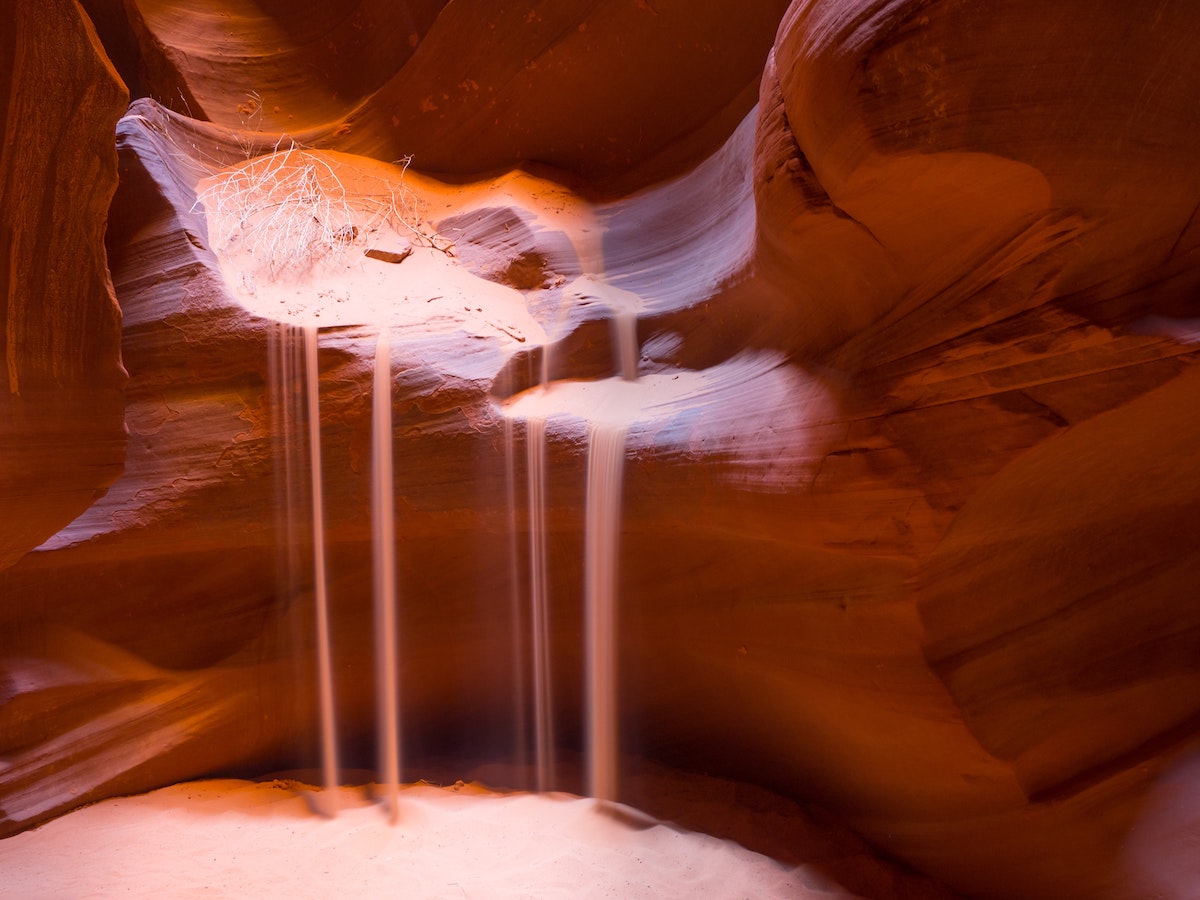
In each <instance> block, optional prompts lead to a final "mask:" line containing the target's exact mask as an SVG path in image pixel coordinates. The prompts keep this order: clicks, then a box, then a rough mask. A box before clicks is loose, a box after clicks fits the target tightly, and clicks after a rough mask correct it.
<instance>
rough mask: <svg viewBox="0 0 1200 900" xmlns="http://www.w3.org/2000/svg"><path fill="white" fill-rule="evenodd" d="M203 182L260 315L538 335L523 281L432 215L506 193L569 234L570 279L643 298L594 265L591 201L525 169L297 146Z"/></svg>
mask: <svg viewBox="0 0 1200 900" xmlns="http://www.w3.org/2000/svg"><path fill="white" fill-rule="evenodd" d="M197 193H198V196H199V198H200V200H199V202H200V205H201V206H202V207H203V208H204V210H205V213H206V216H207V218H208V223H209V236H210V240H211V241H212V244H213V249H214V250H215V252H216V254H217V258H218V260H219V261H220V264H221V269H222V273H223V275H224V276H225V280H226V282H227V283H228V284H229V286H230V288H231V289H232V291H233V293H234V295H235V296H236V297H237V299H238V300H239V301H240V302H241V303H242V305H243V306H245V307H246V308H247V309H248V310H249V311H251V312H253V313H255V314H256V315H260V316H263V317H264V318H268V319H272V320H276V321H285V322H292V323H295V324H299V325H317V326H320V327H328V326H338V325H362V324H376V323H378V324H380V325H383V326H387V327H392V328H404V327H418V326H419V327H420V328H421V329H423V330H424V331H426V332H444V331H452V330H464V331H466V332H468V333H471V334H479V335H492V336H497V337H500V338H501V339H502V340H510V341H516V342H519V343H525V342H526V341H530V342H531V343H541V342H544V340H545V334H544V332H543V329H542V326H541V325H540V324H539V323H538V322H537V321H536V320H535V319H534V318H533V317H531V316H530V314H529V312H528V310H527V308H526V303H525V297H524V296H523V295H522V293H521V292H520V291H518V290H516V289H514V288H511V287H507V286H505V285H502V284H497V283H494V282H491V281H488V280H486V279H482V278H479V277H477V276H475V275H474V274H472V273H471V272H469V271H468V270H467V269H466V268H464V267H463V266H462V265H461V264H460V263H459V262H458V260H457V258H456V256H455V253H454V246H453V242H452V237H447V236H443V235H439V234H438V233H437V232H436V230H435V228H434V225H433V222H435V221H441V220H444V219H446V218H448V217H450V216H453V215H456V214H460V213H463V212H466V211H470V210H474V209H482V208H486V207H489V206H498V205H507V206H513V207H515V208H519V209H521V210H523V211H525V212H527V213H529V214H530V215H531V216H532V218H533V221H535V222H536V223H537V225H538V226H539V227H541V228H545V229H548V230H554V231H561V232H563V233H564V234H566V235H568V236H569V237H570V238H571V240H572V243H574V244H575V246H576V249H577V251H578V253H579V256H580V259H581V261H582V262H583V263H584V265H585V269H584V271H585V275H584V277H583V278H581V279H580V284H579V285H578V290H571V291H569V292H567V293H569V294H570V295H580V296H583V295H593V296H602V297H603V298H604V299H605V300H606V301H608V302H610V304H611V305H612V306H614V307H618V308H622V309H625V308H631V307H633V306H634V305H635V304H636V298H634V297H632V295H628V292H622V291H619V290H618V289H616V288H613V287H611V286H610V285H607V284H606V283H605V282H604V280H603V278H602V276H601V275H600V273H599V266H600V265H601V259H600V256H601V254H600V250H599V247H600V239H601V226H600V225H598V224H597V221H596V217H595V213H594V208H593V207H592V205H591V204H589V203H587V202H586V201H584V200H583V199H581V198H580V197H578V196H576V195H575V194H573V193H571V192H570V191H568V190H567V189H565V188H563V187H562V186H560V185H557V184H555V183H553V182H550V181H546V180H544V179H539V178H535V177H533V176H530V175H528V174H525V173H522V172H510V173H507V174H505V175H502V176H500V177H497V178H495V179H492V180H489V181H482V182H477V183H473V184H467V185H451V184H445V183H442V182H439V181H437V180H435V179H432V178H428V177H425V176H422V175H419V174H417V173H415V172H412V171H409V170H407V169H406V168H405V167H404V166H403V165H398V164H387V163H381V162H378V161H375V160H371V159H367V158H365V157H358V156H351V155H348V154H343V153H336V152H332V151H309V150H301V149H298V148H293V149H290V150H281V151H280V152H278V153H275V154H270V155H267V156H263V157H258V158H256V159H253V160H250V161H248V162H246V163H244V164H242V165H240V166H236V167H234V168H231V169H227V170H224V171H222V172H219V173H217V174H216V175H214V176H212V177H209V178H206V179H204V180H203V181H202V182H201V183H200V184H199V186H198V191H197ZM400 257H403V260H402V261H394V260H398V259H399V258H400ZM390 260H391V261H390Z"/></svg>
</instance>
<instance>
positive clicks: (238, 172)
mask: <svg viewBox="0 0 1200 900" xmlns="http://www.w3.org/2000/svg"><path fill="white" fill-rule="evenodd" d="M408 162H409V161H408V160H402V161H400V165H401V167H402V168H401V172H402V175H401V178H400V179H399V180H397V181H391V180H389V179H386V178H382V177H377V176H373V175H367V174H365V173H363V172H362V171H358V170H356V171H354V172H353V176H354V178H353V182H352V183H353V184H354V185H355V188H354V189H353V190H351V189H348V188H347V187H346V184H345V183H344V182H343V179H342V173H343V172H344V170H345V169H346V168H348V167H347V166H346V165H345V164H344V163H341V162H339V161H338V160H337V159H336V157H333V156H327V155H322V154H318V153H314V152H311V151H309V150H304V149H302V148H300V147H298V146H296V145H295V144H292V145H291V146H289V147H288V148H287V149H276V150H275V152H273V153H268V154H266V155H265V156H260V157H257V158H255V159H252V160H250V161H248V162H247V163H245V164H243V165H241V166H238V167H237V168H234V169H229V170H226V171H223V172H220V173H218V174H217V175H215V176H214V177H213V179H212V181H211V182H210V183H209V185H208V187H207V188H206V189H205V190H204V191H202V192H201V194H200V195H199V198H198V201H199V203H202V204H203V205H204V208H205V210H206V211H207V215H208V220H209V237H210V239H211V240H212V242H213V247H214V249H216V250H218V251H221V252H224V253H232V252H237V251H244V252H247V253H249V254H250V255H252V256H253V257H254V258H255V259H256V260H257V261H258V263H257V265H258V268H259V270H260V271H262V270H263V269H265V270H266V271H267V273H268V274H269V276H270V277H272V278H275V277H278V276H280V275H281V274H285V273H287V274H302V273H304V272H306V271H308V270H309V269H311V268H312V266H314V265H315V264H317V263H320V262H337V261H340V260H341V258H342V257H343V256H344V254H345V253H346V251H347V249H348V248H350V247H351V245H354V244H356V243H358V244H363V245H365V247H366V248H370V247H371V246H373V245H374V240H375V236H376V235H378V234H380V232H381V231H386V230H389V229H390V230H394V231H396V232H398V233H400V234H402V235H408V236H410V237H411V238H412V239H413V242H414V243H422V244H426V245H432V241H431V240H430V239H429V238H427V237H426V236H425V235H424V234H423V233H422V232H421V230H420V223H421V221H422V213H423V210H422V208H421V204H420V201H419V200H418V199H417V197H416V196H415V195H414V194H413V193H412V191H411V190H409V189H408V188H406V187H405V186H404V182H403V171H404V169H407V167H408ZM347 180H349V179H347Z"/></svg>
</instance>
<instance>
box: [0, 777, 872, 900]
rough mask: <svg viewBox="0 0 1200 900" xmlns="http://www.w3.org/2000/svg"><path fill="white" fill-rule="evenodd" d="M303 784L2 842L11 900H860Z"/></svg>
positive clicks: (439, 798)
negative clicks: (319, 806)
mask: <svg viewBox="0 0 1200 900" xmlns="http://www.w3.org/2000/svg"><path fill="white" fill-rule="evenodd" d="M305 793H306V792H305V790H304V789H303V786H301V785H299V784H298V783H296V782H289V781H274V782H264V783H253V782H247V781H236V780H219V781H204V782H192V783H186V784H179V785H175V786H172V787H168V788H163V789H162V790H158V791H154V792H153V793H150V794H145V795H142V796H137V797H128V798H119V799H114V800H107V801H104V802H102V803H97V804H95V805H93V806H89V807H87V808H85V809H81V810H78V811H77V812H74V813H71V814H70V815H67V816H65V817H63V818H61V819H57V820H55V821H53V822H50V823H48V824H47V825H45V826H43V827H41V828H39V829H37V830H35V831H31V832H26V833H24V834H20V835H17V836H16V837H13V838H10V839H8V840H5V841H3V842H0V872H3V883H4V890H3V893H4V895H5V896H6V897H9V898H26V897H28V898H32V897H38V898H61V897H106V896H116V895H120V896H123V897H129V896H134V897H136V896H146V897H149V896H154V897H200V896H203V897H235V896H236V897H267V896H276V897H292V898H303V897H332V896H337V897H384V896H396V897H406V898H420V897H428V898H435V897H436V898H441V897H448V898H450V897H468V898H476V897H478V898H489V900H490V898H503V897H572V898H576V897H620V898H633V897H647V898H648V897H656V898H657V897H704V898H706V900H715V898H722V897H728V898H734V897H754V898H759V897H799V898H807V897H814V898H815V897H822V898H827V897H848V896H851V895H850V894H848V893H846V892H844V891H842V890H840V889H838V888H835V887H833V886H830V885H829V884H828V883H827V882H826V880H825V879H824V877H823V876H822V875H821V874H820V873H819V872H816V871H811V870H808V869H806V868H805V867H798V868H789V867H786V866H784V865H782V864H780V863H778V862H776V861H774V860H772V859H770V858H769V857H766V856H763V855H761V854H758V853H754V852H751V851H749V850H747V849H745V848H743V847H741V846H740V845H738V844H736V843H734V842H732V841H725V840H719V839H717V838H714V837H710V836H708V835H705V834H699V833H696V832H688V831H684V830H682V829H678V828H675V827H672V826H669V825H666V824H663V823H660V822H658V821H656V820H653V819H650V818H647V817H645V816H643V815H642V814H640V813H638V812H636V811H634V810H632V809H630V808H629V807H623V806H615V807H611V808H607V809H606V808H605V807H602V806H600V805H598V804H597V803H596V801H593V800H586V799H580V798H577V797H574V796H573V795H567V794H529V793H495V792H492V791H488V790H486V789H484V788H481V787H478V786H476V785H463V784H461V783H460V784H458V785H455V786H454V787H448V788H442V787H434V786H432V785H424V784H418V785H413V786H407V787H405V788H403V789H402V790H401V793H400V802H401V814H400V821H399V823H398V824H397V825H395V826H392V825H389V824H388V821H387V817H386V816H385V815H384V813H383V807H382V806H381V805H379V804H377V803H374V802H372V800H371V798H370V796H369V792H368V789H365V788H342V789H340V790H339V791H338V792H337V797H336V799H337V802H338V804H339V807H340V811H339V813H338V815H337V816H336V817H335V818H324V817H321V816H317V815H314V814H313V813H312V812H311V810H310V803H311V799H310V798H306V796H305Z"/></svg>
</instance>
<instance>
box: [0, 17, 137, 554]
mask: <svg viewBox="0 0 1200 900" xmlns="http://www.w3.org/2000/svg"><path fill="white" fill-rule="evenodd" d="M0 33H2V35H3V36H2V37H0V122H2V123H3V125H4V134H5V140H4V149H3V154H2V156H0V248H2V250H0V322H2V323H3V326H4V327H3V331H0V362H2V363H3V369H2V370H0V507H3V509H4V515H3V517H2V521H0V569H3V568H5V567H7V566H8V565H10V564H11V563H12V562H14V561H15V560H16V559H18V558H19V557H20V556H21V554H23V553H25V552H26V551H28V550H31V549H32V548H34V547H36V546H37V545H38V544H39V543H41V542H42V541H44V540H45V539H46V538H48V537H49V536H51V535H52V534H54V532H55V531H57V530H58V529H59V528H62V527H63V526H64V525H66V524H67V523H68V522H70V521H71V519H72V518H74V517H75V516H76V515H78V514H79V513H80V512H82V511H83V510H84V509H86V508H87V506H88V504H90V503H91V502H92V500H93V499H95V497H96V496H97V494H99V493H102V492H103V490H104V487H105V486H106V485H107V484H108V482H110V481H111V480H112V479H113V478H115V477H116V476H117V475H118V474H119V473H120V469H121V459H122V455H123V452H124V436H123V433H122V422H121V418H122V398H121V389H122V386H123V384H124V372H123V371H122V369H121V362H120V327H121V326H120V312H119V310H118V309H117V305H116V302H115V300H114V298H113V294H112V284H111V282H110V280H109V276H108V268H107V264H106V259H105V252H104V243H103V239H104V228H105V221H106V218H107V212H108V204H109V201H110V200H111V198H112V194H113V191H114V190H115V188H116V156H115V154H114V152H113V148H112V129H113V126H114V124H115V123H116V121H117V119H118V118H119V117H120V116H121V114H122V112H123V111H124V109H125V105H126V103H127V102H128V95H127V94H126V93H125V90H124V87H123V86H122V85H121V83H120V79H119V78H117V76H116V73H115V72H113V70H112V67H111V66H110V65H109V64H108V60H107V58H106V57H105V55H104V51H103V49H102V48H101V47H100V45H99V41H98V40H97V38H96V34H95V32H94V31H93V30H92V27H91V24H90V23H89V22H88V20H87V18H86V17H85V16H83V15H82V14H81V12H80V11H79V9H78V8H77V7H76V6H75V5H74V4H73V3H67V2H52V3H46V4H35V3H28V2H15V3H8V4H5V6H4V9H3V10H2V11H0Z"/></svg>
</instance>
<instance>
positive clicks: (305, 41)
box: [126, 0, 787, 192]
mask: <svg viewBox="0 0 1200 900" xmlns="http://www.w3.org/2000/svg"><path fill="white" fill-rule="evenodd" d="M277 5H278V4H264V3H260V2H248V0H223V2H221V3H217V4H214V3H207V2H206V3H195V2H191V0H184V2H180V0H134V2H130V3H128V4H126V6H127V9H128V11H129V21H130V26H129V29H131V30H132V31H133V33H134V34H135V35H136V36H137V43H138V45H139V47H140V48H141V65H140V68H139V70H138V71H139V73H140V75H141V77H142V79H143V80H144V84H145V90H146V92H147V94H148V95H149V96H151V97H153V98H155V99H157V100H158V101H159V102H161V103H163V104H164V105H166V106H168V107H169V108H171V109H174V110H177V111H180V112H187V113H188V114H189V115H192V116H194V117H197V118H202V119H208V120H211V121H213V122H215V123H218V124H221V125H226V126H231V127H235V128H241V129H243V130H246V131H247V132H251V133H257V138H258V140H260V141H262V142H263V143H264V144H266V145H270V144H273V143H275V142H276V141H277V140H278V139H279V137H280V135H289V136H293V137H295V138H297V139H298V140H301V141H303V142H304V143H305V144H307V145H311V146H319V147H326V148H330V149H336V150H344V151H347V152H351V153H358V154H364V155H367V156H374V157H376V158H377V159H383V160H393V159H397V158H402V157H408V156H412V157H413V158H415V159H416V160H418V165H419V166H420V167H421V168H422V170H424V171H426V172H442V173H447V174H454V175H474V174H478V173H480V172H486V171H489V170H493V169H505V168H508V167H511V166H514V165H518V164H541V165H548V166H553V167H555V168H557V169H559V170H561V171H563V172H569V173H574V174H577V175H581V176H583V177H584V179H585V183H586V184H589V185H590V186H591V187H592V189H593V190H595V189H599V188H601V187H603V188H604V189H605V190H606V191H608V192H612V191H623V190H628V189H629V188H630V187H631V186H642V185H645V184H648V183H650V182H652V181H654V180H657V179H660V178H663V177H665V176H667V175H671V174H675V173H676V172H678V171H679V169H680V167H681V166H685V165H691V164H695V163H696V162H698V161H699V160H700V159H702V158H703V157H704V156H705V155H706V154H708V153H710V152H712V151H713V150H714V149H716V147H718V146H719V145H720V143H721V142H722V141H723V140H724V138H725V136H726V135H728V133H729V131H730V130H731V129H732V128H733V127H734V126H735V125H736V124H737V123H738V122H739V121H740V120H741V119H742V117H743V116H744V115H745V114H746V112H747V110H749V109H750V107H751V105H752V104H753V102H754V90H755V88H756V86H757V84H758V78H759V74H760V72H761V68H762V60H763V57H764V55H765V54H766V52H767V50H768V49H769V47H770V44H771V38H772V36H773V35H774V33H775V28H776V26H777V24H778V22H779V17H780V16H781V15H782V13H783V11H784V9H785V8H786V6H787V4H786V3H785V2H783V0H770V2H766V3H755V4H751V5H749V6H747V5H746V4H740V5H736V4H733V3H730V2H729V0H706V2H702V3H697V2H690V3H689V2H681V0H658V2H654V3H648V2H623V0H622V2H617V0H605V2H601V3H596V2H567V3H563V2H554V3H550V2H545V0H522V2H518V3H502V4H496V3H489V2H484V0H469V2H462V0H458V2H454V3H445V2H444V0H423V2H405V3H390V2H382V0H366V2H357V3H353V4H350V6H349V8H347V7H346V6H345V5H344V4H343V5H337V6H330V5H329V4H326V3H320V2H309V3H303V4H299V5H296V4H285V5H283V6H286V14H284V10H283V6H280V8H279V9H276V8H275V7H276V6H277Z"/></svg>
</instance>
